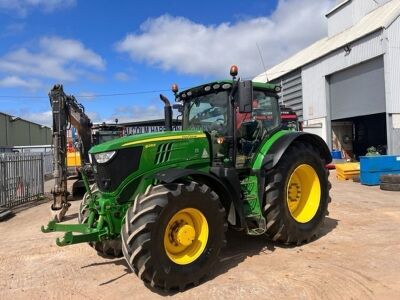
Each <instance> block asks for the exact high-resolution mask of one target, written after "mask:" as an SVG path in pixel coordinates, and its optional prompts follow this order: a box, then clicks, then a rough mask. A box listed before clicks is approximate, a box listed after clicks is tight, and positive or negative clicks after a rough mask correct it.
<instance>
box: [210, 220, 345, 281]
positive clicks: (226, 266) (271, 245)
mask: <svg viewBox="0 0 400 300" xmlns="http://www.w3.org/2000/svg"><path fill="white" fill-rule="evenodd" d="M337 225H338V220H336V219H332V218H329V217H326V218H325V222H324V225H323V226H322V227H321V229H320V230H319V232H318V235H317V237H316V238H314V239H313V240H311V241H310V242H311V243H312V242H314V241H316V240H319V239H320V238H322V237H324V236H325V235H327V234H328V233H329V232H331V231H333V230H334V229H335V228H336V227H337ZM227 241H228V244H227V247H225V248H224V249H223V250H222V252H221V260H220V262H219V264H217V265H216V267H215V270H214V272H213V274H210V276H209V277H208V280H212V279H214V278H216V277H218V276H219V275H222V274H224V273H226V272H228V271H229V270H230V269H232V268H235V267H237V266H238V265H239V264H240V263H242V262H243V261H245V260H246V259H247V258H248V257H252V256H254V255H269V254H272V252H274V251H275V249H276V248H285V249H288V248H295V247H299V246H296V245H285V244H283V243H279V242H273V241H271V240H269V239H268V238H266V237H264V236H248V235H246V234H245V233H244V232H237V231H233V230H229V231H228V232H227Z"/></svg>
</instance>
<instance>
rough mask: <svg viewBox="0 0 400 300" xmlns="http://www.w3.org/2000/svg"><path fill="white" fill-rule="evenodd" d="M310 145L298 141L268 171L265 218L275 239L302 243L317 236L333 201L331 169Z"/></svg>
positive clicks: (287, 242)
mask: <svg viewBox="0 0 400 300" xmlns="http://www.w3.org/2000/svg"><path fill="white" fill-rule="evenodd" d="M324 166H325V162H324V161H323V160H321V158H320V155H319V153H318V151H317V150H316V149H315V148H313V147H312V146H311V145H310V144H306V143H301V142H299V143H295V144H293V145H292V146H290V147H289V148H288V149H287V150H286V152H285V153H284V154H283V156H282V158H281V159H280V161H279V163H278V165H277V166H276V167H274V168H273V169H271V170H268V171H267V183H266V189H265V192H266V193H265V195H266V196H265V202H264V209H263V211H264V217H265V218H266V221H267V230H266V235H267V236H268V237H269V238H271V239H272V240H273V241H278V242H283V243H285V244H296V245H300V244H302V243H305V242H309V241H310V240H311V239H312V238H313V237H315V236H316V235H317V232H318V230H319V228H320V226H321V225H322V223H323V221H324V219H325V216H326V215H327V214H328V210H327V209H328V203H329V202H330V197H329V190H330V188H331V184H330V183H329V181H328V176H329V171H328V170H327V169H326V168H325V167H324Z"/></svg>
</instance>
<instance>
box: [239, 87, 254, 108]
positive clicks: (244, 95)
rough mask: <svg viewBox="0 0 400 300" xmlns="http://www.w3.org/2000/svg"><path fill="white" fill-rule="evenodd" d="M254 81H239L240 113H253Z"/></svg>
mask: <svg viewBox="0 0 400 300" xmlns="http://www.w3.org/2000/svg"><path fill="white" fill-rule="evenodd" d="M252 104H253V83H252V82H251V80H246V81H239V82H238V106H239V112H240V113H251V111H252V109H253V107H252Z"/></svg>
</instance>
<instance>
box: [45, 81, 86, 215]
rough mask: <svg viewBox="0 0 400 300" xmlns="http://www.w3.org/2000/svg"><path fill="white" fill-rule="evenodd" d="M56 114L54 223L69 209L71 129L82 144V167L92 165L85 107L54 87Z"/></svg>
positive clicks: (60, 89)
mask: <svg viewBox="0 0 400 300" xmlns="http://www.w3.org/2000/svg"><path fill="white" fill-rule="evenodd" d="M49 98H50V105H51V108H52V113H53V146H54V154H53V164H54V172H53V175H54V187H53V189H52V191H51V193H52V195H53V204H52V205H51V211H52V214H53V217H54V220H55V221H58V222H59V221H61V220H62V219H63V217H64V215H65V213H66V212H67V210H68V207H69V206H70V203H69V202H68V200H67V198H68V194H69V193H68V189H67V163H66V162H67V131H68V129H69V127H70V126H71V125H72V126H74V127H75V128H76V130H77V132H78V134H79V137H80V141H79V142H78V145H77V148H78V149H79V152H80V155H81V158H82V159H81V163H82V166H84V165H85V164H89V149H90V147H91V145H92V135H91V128H92V123H91V121H90V118H89V117H88V116H87V115H86V114H85V109H84V107H83V106H82V105H81V104H79V103H78V101H77V100H76V99H75V97H74V96H68V95H66V94H65V93H64V90H63V86H62V85H59V84H57V85H55V86H54V87H53V88H52V90H51V91H50V93H49Z"/></svg>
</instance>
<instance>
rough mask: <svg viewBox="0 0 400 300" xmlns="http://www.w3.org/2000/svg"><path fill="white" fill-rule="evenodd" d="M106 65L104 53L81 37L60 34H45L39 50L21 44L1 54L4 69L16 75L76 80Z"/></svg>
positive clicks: (0, 62)
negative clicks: (102, 55) (87, 43)
mask: <svg viewBox="0 0 400 300" xmlns="http://www.w3.org/2000/svg"><path fill="white" fill-rule="evenodd" d="M104 68H105V61H104V60H103V59H102V58H101V56H100V55H98V54H97V53H95V52H94V51H92V50H90V49H88V48H86V47H85V46H84V45H83V44H82V43H81V42H80V41H77V40H72V39H63V38H60V37H43V38H41V39H40V40H39V43H38V49H37V51H31V50H29V49H26V48H19V49H16V50H14V51H11V52H9V53H7V54H5V55H4V56H2V57H0V72H3V73H5V74H11V75H12V76H25V77H26V76H31V77H34V78H37V77H39V78H47V79H52V80H61V81H74V80H77V78H78V77H82V76H85V75H86V76H87V77H88V76H89V75H90V71H91V70H92V69H95V70H103V69H104Z"/></svg>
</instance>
